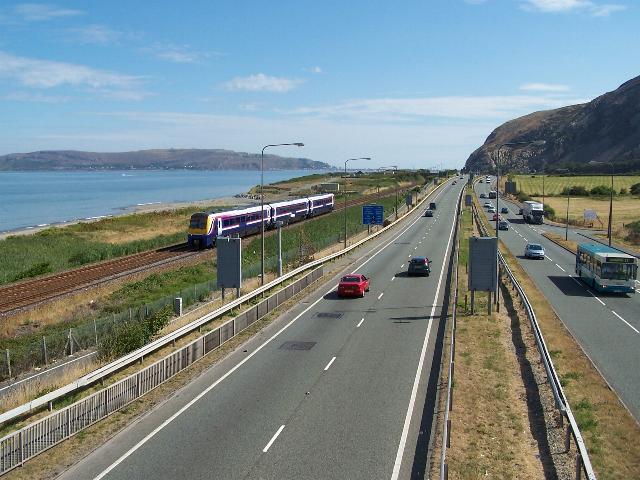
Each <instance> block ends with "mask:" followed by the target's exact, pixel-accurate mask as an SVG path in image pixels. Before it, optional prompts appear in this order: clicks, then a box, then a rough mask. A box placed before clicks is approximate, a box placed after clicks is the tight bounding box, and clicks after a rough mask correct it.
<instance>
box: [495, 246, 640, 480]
mask: <svg viewBox="0 0 640 480" xmlns="http://www.w3.org/2000/svg"><path fill="white" fill-rule="evenodd" d="M500 251H501V252H502V254H503V255H504V256H505V258H506V260H507V262H508V263H509V267H510V268H511V270H512V271H513V273H514V275H515V276H516V278H517V280H518V282H519V283H520V285H521V286H522V287H523V288H524V290H525V291H526V293H527V296H528V297H529V299H530V301H531V304H532V306H533V309H534V310H535V312H536V317H537V320H538V323H539V325H540V328H541V330H542V333H543V335H544V337H545V341H546V343H547V347H548V349H549V352H550V353H551V356H552V358H553V363H554V365H555V367H556V370H557V372H558V375H559V376H560V378H563V379H565V380H566V383H565V385H564V391H565V394H566V396H567V398H568V400H569V403H570V405H571V408H572V410H573V412H574V414H576V413H577V414H579V415H580V416H581V417H582V418H583V419H584V420H583V425H582V427H581V432H582V435H583V437H584V439H585V442H586V445H587V448H588V451H589V456H590V458H591V462H592V464H593V466H594V468H595V470H596V474H597V475H598V478H607V479H620V480H623V479H625V480H626V479H632V478H640V426H639V425H638V423H637V422H636V421H635V419H634V418H633V416H632V415H631V414H630V413H629V412H628V411H627V409H626V408H625V407H624V406H623V405H622V403H621V402H620V400H619V399H618V397H617V395H616V394H615V392H613V391H612V390H611V389H610V388H609V386H608V385H607V383H606V382H605V380H604V379H603V378H602V376H601V375H600V373H599V372H598V370H597V369H596V368H595V367H594V365H593V364H592V363H591V360H589V358H588V357H587V356H586V355H585V353H584V352H583V351H582V349H581V348H580V346H579V345H578V343H577V342H576V341H575V339H574V338H573V336H572V335H571V333H570V332H569V331H568V330H567V329H566V327H565V326H564V324H563V323H562V321H561V320H560V319H559V318H558V317H557V315H556V314H555V312H554V311H553V308H552V307H551V305H550V304H549V302H548V301H547V299H546V298H545V296H544V294H543V293H542V292H541V291H540V290H539V289H538V288H537V287H536V285H535V284H534V283H533V281H532V280H531V278H530V277H529V276H528V275H527V274H526V272H525V271H524V269H523V268H522V267H521V266H520V264H519V263H518V262H517V261H516V259H515V257H514V256H513V255H512V254H511V253H510V252H509V251H508V249H507V248H506V247H505V246H504V245H503V244H502V243H501V245H500Z"/></svg>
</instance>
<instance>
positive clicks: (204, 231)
mask: <svg viewBox="0 0 640 480" xmlns="http://www.w3.org/2000/svg"><path fill="white" fill-rule="evenodd" d="M263 211H264V224H265V228H268V226H269V225H270V223H271V213H270V211H271V210H270V207H269V205H265V206H264V210H263ZM259 231H260V207H250V208H245V209H242V210H231V211H228V212H219V213H215V214H214V213H205V212H198V213H194V214H193V215H191V222H190V224H189V235H188V237H187V242H188V244H189V246H191V247H194V248H209V247H212V246H214V245H215V243H216V237H224V236H230V235H238V236H240V237H244V236H247V235H251V234H253V233H257V232H259Z"/></svg>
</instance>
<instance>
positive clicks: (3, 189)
mask: <svg viewBox="0 0 640 480" xmlns="http://www.w3.org/2000/svg"><path fill="white" fill-rule="evenodd" d="M312 173H318V172H315V171H313V170H302V171H301V170H270V171H265V172H264V182H265V184H268V183H270V182H275V181H278V180H286V179H289V178H294V177H300V176H303V175H310V174H312ZM259 184H260V171H255V170H249V171H247V170H242V171H235V170H223V171H192V170H134V171H131V170H127V171H91V172H86V171H82V172H0V232H8V231H13V230H21V229H25V228H26V229H28V228H34V227H37V226H46V225H53V224H60V223H65V222H71V221H75V220H80V219H93V218H100V217H104V216H109V215H118V214H122V213H126V212H127V211H129V210H132V209H135V208H136V207H137V206H142V205H153V204H162V203H174V202H189V201H195V200H205V199H213V198H221V197H227V196H231V195H235V194H237V193H244V192H246V191H248V190H249V189H250V188H251V187H253V186H254V185H259Z"/></svg>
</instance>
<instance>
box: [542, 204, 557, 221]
mask: <svg viewBox="0 0 640 480" xmlns="http://www.w3.org/2000/svg"><path fill="white" fill-rule="evenodd" d="M544 216H545V217H547V218H554V217H555V216H556V211H555V209H554V208H553V207H552V206H551V205H547V204H546V203H545V205H544Z"/></svg>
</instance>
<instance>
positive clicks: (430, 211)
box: [423, 210, 433, 217]
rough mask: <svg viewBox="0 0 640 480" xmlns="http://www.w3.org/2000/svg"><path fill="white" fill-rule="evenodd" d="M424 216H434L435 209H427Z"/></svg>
mask: <svg viewBox="0 0 640 480" xmlns="http://www.w3.org/2000/svg"><path fill="white" fill-rule="evenodd" d="M423 216H424V217H433V210H425V211H424V215H423Z"/></svg>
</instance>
